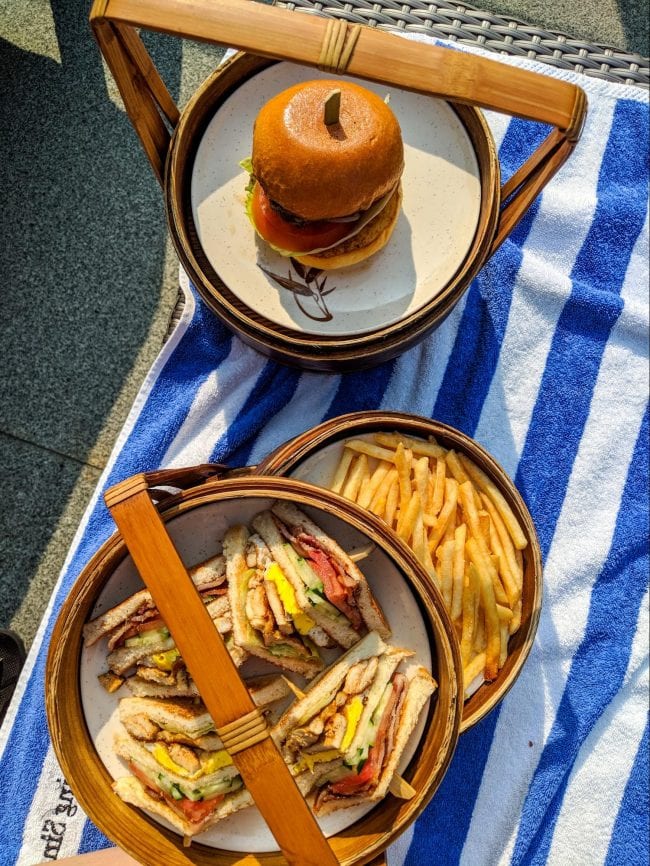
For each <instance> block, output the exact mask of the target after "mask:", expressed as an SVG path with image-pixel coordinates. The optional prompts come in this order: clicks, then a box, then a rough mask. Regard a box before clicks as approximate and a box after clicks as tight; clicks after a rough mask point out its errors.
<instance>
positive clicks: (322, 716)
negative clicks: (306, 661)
mask: <svg viewBox="0 0 650 866" xmlns="http://www.w3.org/2000/svg"><path fill="white" fill-rule="evenodd" d="M373 644H374V645H375V646H376V647H377V649H376V650H374V649H371V652H370V653H369V652H367V651H363V647H364V645H366V646H368V647H373ZM360 650H361V651H360ZM375 652H376V653H377V654H375ZM346 655H347V656H348V657H349V658H350V661H353V658H354V656H355V655H357V656H358V655H361V656H362V657H361V658H358V660H356V661H353V663H352V664H350V663H349V662H348V663H347V664H346V663H345V661H344V662H343V664H342V665H341V664H340V663H338V664H337V665H336V666H335V668H334V669H331V670H332V672H333V673H334V674H335V676H328V675H326V676H325V677H324V678H323V679H322V680H321V682H320V683H319V684H317V685H316V686H315V687H314V688H313V690H311V693H310V692H307V693H306V695H305V697H304V698H303V699H301V701H299V702H298V704H297V705H296V706H294V708H292V709H291V710H290V711H288V713H287V714H285V716H287V717H288V716H289V714H290V719H289V722H288V723H285V722H284V721H283V719H281V720H280V722H279V723H278V725H277V726H276V735H275V736H274V739H276V742H278V745H280V747H281V750H282V753H283V755H284V757H285V759H286V761H287V762H288V764H289V766H290V768H291V771H292V773H293V775H294V776H296V777H297V781H298V782H299V784H300V787H301V789H302V790H310V791H311V792H312V793H313V794H314V811H315V812H316V814H318V813H322V812H327V811H331V810H332V809H338V808H343V807H346V806H349V805H353V804H354V803H357V802H360V801H362V800H372V799H375V798H378V797H381V796H383V795H384V793H385V791H386V790H387V787H388V784H389V782H390V776H392V774H393V772H394V770H395V764H396V761H397V760H398V758H399V755H398V754H397V753H398V752H401V749H402V748H403V742H404V738H403V737H402V738H401V740H400V741H399V743H398V731H399V729H400V726H402V728H403V729H405V728H406V727H412V726H413V725H414V724H415V721H416V720H417V715H418V713H419V710H420V709H421V707H422V706H423V704H424V701H425V700H426V698H427V697H428V696H429V695H430V694H431V692H432V691H433V690H434V688H435V683H434V682H433V680H432V679H431V677H430V675H429V674H428V673H427V672H426V671H424V669H422V668H416V669H414V668H412V669H410V670H409V671H408V672H407V673H402V672H400V671H398V670H397V668H398V666H399V665H400V663H401V662H402V661H403V660H404V659H406V658H408V657H409V656H411V655H412V654H411V653H410V652H408V651H407V650H402V649H398V648H395V647H390V646H387V645H386V644H383V643H381V641H379V640H378V635H377V634H376V633H372V632H371V633H370V634H369V635H368V636H367V637H366V638H364V640H363V641H362V642H361V644H358V645H357V647H355V648H353V649H352V650H350V651H349V653H347V654H346ZM364 656H365V657H364ZM344 658H345V657H344ZM337 669H338V673H337ZM411 689H413V692H415V691H418V692H419V697H418V701H417V709H416V710H415V712H412V707H413V705H414V704H413V701H412V702H411V710H409V712H408V713H407V712H406V702H407V698H408V695H409V692H410V691H411ZM413 692H412V693H411V694H412V696H413ZM406 715H409V717H410V718H409V720H408V723H405V721H404V717H405V716H406ZM409 733H410V731H409Z"/></svg>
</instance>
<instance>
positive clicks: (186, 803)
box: [174, 794, 225, 824]
mask: <svg viewBox="0 0 650 866" xmlns="http://www.w3.org/2000/svg"><path fill="white" fill-rule="evenodd" d="M224 796H225V794H217V796H216V797H213V798H212V799H211V800H196V801H194V800H187V799H183V800H176V801H174V806H175V807H176V808H177V809H180V810H181V811H182V813H183V815H185V817H186V818H187V820H188V821H191V822H192V823H193V824H199V823H200V822H201V821H203V820H204V819H205V818H207V817H208V815H211V814H212V813H213V812H214V810H215V809H216V808H217V806H218V805H219V803H220V802H221V801H222V800H223V798H224Z"/></svg>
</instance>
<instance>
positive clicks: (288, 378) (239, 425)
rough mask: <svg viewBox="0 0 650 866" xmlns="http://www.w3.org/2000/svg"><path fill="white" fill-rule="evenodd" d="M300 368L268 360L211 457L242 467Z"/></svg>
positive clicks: (291, 388)
mask: <svg viewBox="0 0 650 866" xmlns="http://www.w3.org/2000/svg"><path fill="white" fill-rule="evenodd" d="M299 379H300V371H299V370H295V369H293V368H290V367H285V366H282V365H281V364H278V363H277V362H275V361H268V362H267V363H266V364H265V365H264V369H263V370H262V372H261V373H260V374H259V376H258V377H257V381H256V382H255V385H254V387H253V389H252V391H251V392H250V394H249V395H248V397H247V398H246V402H245V403H244V405H243V407H242V409H241V411H240V412H239V414H238V415H237V417H236V418H235V419H234V420H233V421H232V423H231V424H230V425H229V427H228V429H227V431H226V432H225V433H224V435H223V436H222V437H221V438H220V439H219V441H218V442H217V444H216V445H215V447H214V449H213V451H212V456H211V458H210V459H211V460H213V461H215V462H220V461H227V462H228V463H229V464H230V465H231V466H246V464H247V461H248V458H249V455H250V453H251V450H252V448H253V446H254V445H255V440H256V438H257V436H258V435H259V433H260V431H261V430H262V429H263V427H264V426H265V425H266V424H268V422H269V419H270V418H271V417H272V416H273V415H275V414H277V413H278V412H279V411H280V410H281V409H283V408H284V407H285V406H286V404H287V403H288V402H289V400H291V398H292V397H293V395H294V392H295V390H296V388H297V386H298V380H299Z"/></svg>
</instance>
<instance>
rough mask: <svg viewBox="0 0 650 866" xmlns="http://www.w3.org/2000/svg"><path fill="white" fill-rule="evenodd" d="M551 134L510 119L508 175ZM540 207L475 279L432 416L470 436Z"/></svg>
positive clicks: (504, 148)
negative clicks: (524, 248)
mask: <svg viewBox="0 0 650 866" xmlns="http://www.w3.org/2000/svg"><path fill="white" fill-rule="evenodd" d="M546 132H547V128H546V127H545V126H542V125H540V124H535V123H527V122H525V121H520V120H513V121H512V122H511V123H510V125H509V126H508V131H507V132H506V135H505V136H504V139H503V142H502V144H501V148H500V151H499V159H500V161H501V162H502V165H503V168H504V174H505V175H509V174H512V172H513V170H514V169H515V168H517V167H518V166H519V165H520V164H521V162H522V154H524V153H528V152H531V151H532V150H534V149H535V148H536V147H537V146H538V145H539V144H540V143H541V141H542V140H543V139H544V137H545V135H546ZM538 210H539V199H537V200H535V202H534V203H533V205H532V207H531V208H530V210H529V211H528V212H527V214H526V215H525V217H524V218H523V220H522V221H521V222H520V223H519V225H518V226H517V227H516V228H515V230H514V232H513V233H512V234H511V235H510V238H509V239H508V240H507V241H506V242H505V243H504V245H503V246H502V247H501V248H500V249H499V250H498V252H497V253H496V254H495V256H494V257H493V259H492V261H491V262H489V263H488V265H487V266H486V267H485V268H483V270H482V271H481V272H480V273H479V275H478V276H477V277H476V279H475V280H474V281H473V282H472V285H471V286H470V289H469V292H468V295H467V302H466V304H465V309H464V310H463V315H462V317H461V321H460V325H459V327H458V333H457V336H456V340H455V343H454V347H453V349H452V351H451V354H450V356H449V361H448V363H447V369H446V370H445V375H444V378H443V380H442V383H441V385H440V390H439V392H438V397H437V399H436V402H435V406H434V409H433V415H432V417H433V418H435V419H436V420H438V421H444V422H445V423H446V424H451V425H452V426H453V427H457V428H459V429H460V430H463V431H465V432H466V433H468V434H469V435H471V434H472V433H473V432H474V430H476V427H477V425H478V422H479V418H480V415H481V410H482V409H483V404H484V402H485V398H486V396H487V394H488V391H489V388H490V383H491V382H492V377H493V375H494V371H495V369H496V366H497V362H498V360H499V352H500V351H501V344H502V343H503V336H504V333H505V329H506V325H507V323H508V316H509V314H510V305H511V303H512V294H513V291H514V286H515V281H516V278H517V274H518V273H519V269H520V267H521V261H522V257H523V253H522V248H523V246H524V244H525V242H526V239H527V238H528V235H529V233H530V230H531V228H532V225H533V222H534V220H535V217H536V216H537V212H538Z"/></svg>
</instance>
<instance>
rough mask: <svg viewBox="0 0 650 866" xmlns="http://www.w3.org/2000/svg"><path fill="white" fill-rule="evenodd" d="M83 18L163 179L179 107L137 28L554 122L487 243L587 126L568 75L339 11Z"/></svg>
mask: <svg viewBox="0 0 650 866" xmlns="http://www.w3.org/2000/svg"><path fill="white" fill-rule="evenodd" d="M90 21H91V24H92V27H93V30H94V32H95V36H96V38H97V41H98V43H99V46H100V48H101V50H102V53H103V54H104V57H105V58H106V62H107V63H108V65H109V67H110V69H111V72H112V74H113V77H114V78H115V81H116V83H117V85H118V87H119V89H120V92H121V93H122V97H123V99H124V103H125V106H126V110H127V112H128V114H129V117H130V118H131V121H132V123H133V125H134V127H135V129H136V132H137V133H138V135H139V136H140V139H141V140H142V144H143V146H144V148H145V151H146V153H147V156H148V157H149V160H150V162H151V164H152V167H153V169H154V172H155V174H156V177H157V178H158V180H159V181H160V183H161V184H162V183H163V180H164V169H165V159H166V156H167V151H168V149H169V142H170V139H171V130H173V127H175V125H176V123H177V122H178V116H179V115H178V109H177V108H176V106H175V105H174V102H173V100H172V99H171V97H170V96H169V93H168V92H167V90H166V88H165V85H164V84H163V82H162V80H161V79H160V76H159V75H158V73H157V71H156V70H155V67H154V66H153V63H152V62H151V59H150V57H149V55H148V54H147V52H146V49H145V48H144V45H143V44H142V42H141V40H140V37H139V36H138V35H137V34H136V32H135V30H134V29H133V28H134V27H143V28H145V29H147V30H155V31H159V32H162V33H169V34H172V35H175V36H182V37H187V38H190V39H197V40H200V41H204V42H214V43H218V44H222V45H229V46H232V47H234V48H239V49H241V50H243V51H248V52H250V53H252V54H258V55H261V56H264V57H271V58H275V59H279V60H289V61H292V62H294V63H301V64H304V65H306V66H315V67H318V68H320V69H325V70H327V71H329V72H331V73H333V74H339V73H343V72H345V73H348V74H350V75H353V76H357V77H358V78H365V79H368V80H371V81H375V82H379V83H383V84H392V85H396V86H398V87H401V88H403V89H405V90H412V91H415V92H417V93H424V94H427V95H430V96H436V97H441V98H443V99H447V100H449V101H451V102H460V103H465V104H469V105H477V106H479V107H481V108H487V109H490V110H493V111H499V112H503V113H505V114H510V115H512V116H513V117H521V118H523V119H526V120H532V121H537V122H541V123H546V124H549V125H550V126H552V127H554V129H553V130H552V132H551V133H550V134H549V136H548V137H547V139H546V140H545V141H544V142H543V143H542V145H541V146H540V147H539V148H538V149H537V150H536V151H535V153H533V155H532V156H531V157H530V159H528V160H527V161H526V162H525V163H524V165H523V166H522V167H521V168H520V169H519V171H518V172H516V174H515V176H514V177H513V178H512V179H511V180H510V181H509V182H508V184H506V186H505V187H504V188H503V190H502V200H503V201H505V200H506V199H509V201H507V203H506V206H505V207H504V208H503V210H502V212H501V217H500V220H499V224H498V226H497V230H496V234H495V238H494V241H493V244H492V248H491V252H493V251H494V250H495V249H496V248H497V247H498V246H499V245H500V244H501V243H502V242H503V240H504V239H505V238H506V237H507V235H508V234H509V233H510V232H511V231H512V229H513V228H514V226H515V225H516V224H517V222H518V221H519V220H520V219H521V217H522V216H523V214H524V213H525V212H526V210H527V208H528V207H529V205H530V203H531V202H532V201H533V199H534V198H535V197H536V196H537V195H538V193H539V192H540V191H541V190H542V189H543V187H544V186H545V185H546V184H547V183H548V181H549V180H550V179H551V177H553V175H554V174H555V172H556V171H557V170H558V169H559V168H560V166H561V165H562V164H563V163H564V161H565V160H566V159H567V157H568V156H569V154H570V153H571V151H572V150H573V148H574V147H575V144H576V142H577V141H578V139H579V138H580V134H581V132H582V127H583V125H584V119H585V115H586V107H587V100H586V96H585V93H584V91H583V90H582V89H581V88H580V87H577V86H576V85H574V84H570V83H569V82H566V81H561V80H559V79H554V78H550V77H548V76H545V75H539V74H538V73H535V72H530V71H529V70H527V69H520V68H518V67H513V66H506V65H504V64H502V63H499V62H497V61H494V60H490V59H487V58H484V57H478V56H477V55H474V54H469V53H467V52H464V51H458V50H454V49H448V48H443V47H440V46H437V45H427V44H423V43H418V42H411V41H409V40H401V41H400V42H399V50H396V47H397V46H398V43H396V40H395V38H394V37H393V36H392V35H391V34H389V33H384V32H381V31H378V30H376V29H373V28H369V27H363V26H360V25H357V24H349V23H347V22H346V21H344V20H343V19H327V18H321V17H314V16H309V15H296V14H295V12H290V11H289V10H285V9H278V8H274V7H269V6H265V5H261V4H258V3H252V2H250V0H164V2H163V0H94V4H93V7H92V10H91V13H90ZM289 34H290V35H289ZM386 57H390V58H391V62H390V63H386Z"/></svg>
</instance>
